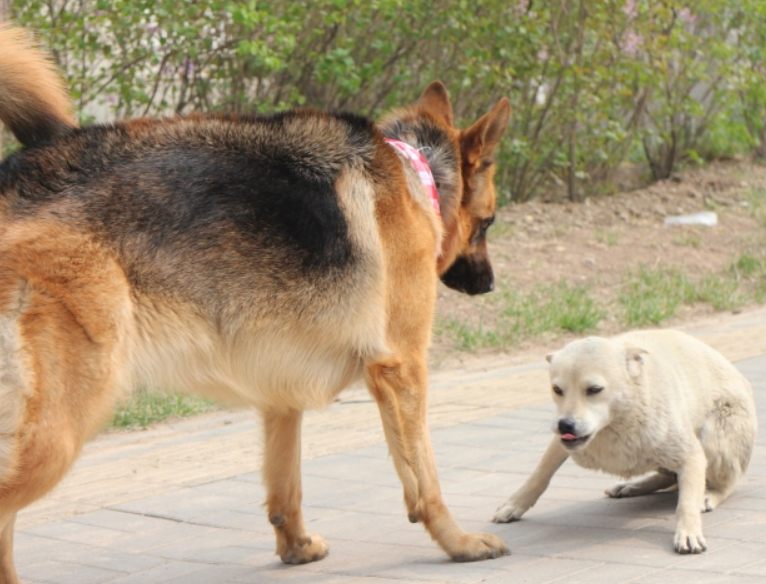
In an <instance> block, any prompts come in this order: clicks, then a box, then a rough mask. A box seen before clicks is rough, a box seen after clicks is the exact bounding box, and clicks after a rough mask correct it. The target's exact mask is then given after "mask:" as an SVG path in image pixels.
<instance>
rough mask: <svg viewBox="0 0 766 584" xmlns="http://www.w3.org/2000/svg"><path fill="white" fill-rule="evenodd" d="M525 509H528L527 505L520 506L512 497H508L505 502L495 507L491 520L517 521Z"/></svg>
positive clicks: (501, 521)
mask: <svg viewBox="0 0 766 584" xmlns="http://www.w3.org/2000/svg"><path fill="white" fill-rule="evenodd" d="M527 509H529V507H522V506H521V505H517V504H516V503H515V502H514V501H513V499H508V501H507V502H506V503H504V504H503V505H501V506H500V507H498V508H497V511H495V516H494V517H493V518H492V522H493V523H510V522H511V521H518V520H519V519H521V516H522V515H524V513H525V512H526V511H527Z"/></svg>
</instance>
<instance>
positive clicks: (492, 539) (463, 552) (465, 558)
mask: <svg viewBox="0 0 766 584" xmlns="http://www.w3.org/2000/svg"><path fill="white" fill-rule="evenodd" d="M447 553H448V554H449V556H450V557H451V558H452V559H453V560H455V561H456V562H476V561H479V560H494V559H495V558H499V557H501V556H506V555H509V554H510V553H511V552H510V550H509V549H508V547H506V545H505V542H503V540H502V539H500V538H499V537H497V536H496V535H494V534H492V533H481V532H480V533H466V534H464V535H463V536H462V537H461V538H460V543H459V545H458V546H456V549H450V550H447Z"/></svg>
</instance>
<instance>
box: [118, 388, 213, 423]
mask: <svg viewBox="0 0 766 584" xmlns="http://www.w3.org/2000/svg"><path fill="white" fill-rule="evenodd" d="M215 407H216V406H215V405H214V404H212V403H211V402H209V401H207V400H204V399H201V398H198V397H193V396H188V395H177V394H169V393H158V392H152V391H150V390H146V389H141V390H138V391H136V392H135V393H134V394H133V395H132V396H131V398H130V400H129V401H127V402H125V403H123V404H121V405H119V406H118V407H117V410H116V412H115V414H114V418H113V420H112V427H114V428H136V427H146V426H148V425H150V424H154V423H156V422H161V421H162V420H167V419H169V418H181V417H185V416H194V415H196V414H202V413H204V412H209V411H211V410H213V409H215Z"/></svg>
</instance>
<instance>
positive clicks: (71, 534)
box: [16, 309, 766, 584]
mask: <svg viewBox="0 0 766 584" xmlns="http://www.w3.org/2000/svg"><path fill="white" fill-rule="evenodd" d="M688 330H689V332H691V333H693V334H695V335H696V336H698V337H699V338H701V339H702V340H704V341H706V342H708V343H709V344H711V345H712V346H714V347H716V348H717V349H718V350H720V351H721V352H723V353H724V354H725V355H726V356H727V357H728V358H730V359H732V360H733V361H735V362H736V364H737V366H738V367H739V368H740V370H741V371H742V372H743V373H744V374H745V375H746V376H747V377H748V378H749V379H750V380H751V382H752V383H753V387H754V390H755V394H756V401H757V403H758V408H759V416H760V419H761V420H766V310H764V309H761V310H758V311H754V312H749V313H746V314H741V315H737V316H727V317H722V318H718V319H716V320H711V321H708V322H706V323H702V324H697V325H695V326H693V327H692V328H689V329H688ZM553 348H555V347H553ZM514 359H515V361H517V362H513V361H514ZM547 385H548V382H547V379H546V373H545V367H544V363H543V360H542V356H537V357H535V358H534V360H532V359H531V358H530V360H529V361H528V362H527V363H521V364H520V363H518V357H516V358H506V359H502V360H497V361H495V362H493V363H482V364H479V365H474V366H470V367H464V368H462V369H459V370H452V371H449V372H441V373H437V374H435V375H433V377H432V386H431V394H430V403H431V407H430V410H429V411H430V416H431V428H432V438H433V441H434V448H435V451H436V456H437V460H438V463H439V470H440V477H441V484H442V490H443V491H444V494H445V498H446V501H447V503H448V504H449V506H450V508H451V510H452V512H453V514H454V515H455V516H456V517H457V518H458V520H459V521H460V523H461V524H462V525H463V527H464V528H466V529H468V530H471V531H475V530H482V531H492V532H494V533H497V534H498V535H500V536H501V537H502V538H503V539H504V540H505V541H506V542H507V543H508V545H509V546H510V548H511V550H512V552H513V553H512V555H511V556H507V557H504V558H501V559H497V560H493V561H486V562H479V563H473V564H455V563H452V562H450V561H449V560H448V559H447V558H446V556H445V555H444V554H443V553H442V552H441V551H440V550H439V549H438V548H437V547H436V545H435V544H434V543H433V542H432V541H431V540H430V538H429V537H428V536H427V534H426V533H425V531H424V530H423V528H422V527H421V526H419V525H411V524H409V522H408V521H407V518H406V514H405V511H404V505H403V503H402V494H401V488H400V485H399V483H398V480H397V479H396V475H395V473H394V470H393V465H392V463H391V461H390V459H388V456H387V452H386V448H385V446H384V445H383V436H382V431H381V429H380V421H379V418H378V414H377V411H376V408H375V406H374V404H373V403H372V401H371V400H370V398H369V397H368V396H367V394H366V393H365V392H364V391H363V390H352V391H350V392H348V393H347V394H345V396H344V399H343V401H341V402H338V403H336V404H334V405H333V406H332V407H331V408H328V410H325V411H321V412H311V413H310V414H308V415H307V418H306V421H305V424H304V428H305V430H304V458H305V459H306V460H305V461H304V464H303V476H304V493H305V498H304V504H305V507H304V512H305V516H306V520H307V522H308V525H309V529H310V530H311V531H312V532H317V533H321V534H322V535H323V536H324V537H325V539H326V540H327V541H328V543H329V544H330V548H331V553H330V556H329V557H328V558H327V559H325V560H324V561H321V562H317V563H314V564H309V565H306V566H297V567H296V566H289V567H288V566H284V565H282V564H281V563H280V562H279V560H278V558H277V557H276V556H275V555H274V537H273V534H272V531H271V527H270V526H269V524H268V522H267V520H266V517H265V513H264V511H263V508H262V507H261V502H262V501H263V499H264V491H263V487H262V486H261V484H260V476H259V473H258V469H259V466H260V438H259V432H258V427H257V424H256V422H255V421H254V416H252V415H251V414H249V413H230V412H227V413H216V414H212V415H208V416H203V417H201V418H198V419H193V420H188V421H183V422H179V423H176V424H171V425H167V426H162V427H160V428H157V429H153V430H148V431H144V432H134V433H130V434H107V435H104V436H102V437H100V438H99V439H97V440H96V441H94V442H93V443H91V444H89V445H88V447H87V448H86V451H85V454H84V456H83V458H82V459H81V460H80V461H79V462H78V464H77V466H76V468H75V469H74V470H73V472H72V473H71V474H70V475H69V477H68V478H67V479H66V480H65V481H64V482H63V483H62V484H61V485H60V486H59V487H58V488H57V489H56V490H55V491H54V493H52V494H51V495H50V496H49V497H47V498H46V499H45V500H43V501H40V502H38V503H37V504H35V505H33V506H32V507H30V508H29V509H27V510H25V511H24V512H22V514H21V515H20V516H19V521H18V526H19V531H18V532H17V540H16V560H17V565H18V568H19V572H20V576H21V577H22V579H23V580H24V581H25V582H28V583H33V582H45V583H51V584H100V583H106V582H108V583H110V584H133V583H139V582H140V583H141V584H151V583H164V584H171V583H177V584H203V583H204V584H208V583H209V584H219V583H220V584H223V583H239V584H247V583H259V584H261V583H269V582H282V581H284V582H297V583H302V582H306V583H309V582H310V583H312V584H313V583H317V582H318V583H333V584H347V583H351V582H354V583H357V582H363V583H367V582H369V583H381V584H384V583H385V582H387V581H390V582H394V581H395V582H397V584H406V583H408V582H450V583H452V582H455V583H473V582H490V583H502V582H513V583H527V584H543V583H547V582H558V581H561V582H562V583H566V584H577V583H580V582H583V583H585V582H587V583H588V584H599V583H605V584H606V583H608V584H619V583H625V582H631V583H637V584H638V583H640V584H652V583H658V584H659V583H662V584H666V583H668V582H672V581H673V580H674V579H677V578H680V579H683V581H692V582H695V584H718V583H733V584H735V583H736V584H750V583H752V584H756V583H758V584H761V583H763V582H764V581H766V436H764V435H763V433H762V434H761V436H760V437H759V439H758V443H757V446H756V449H755V453H754V456H753V460H752V462H751V465H750V468H749V470H748V473H747V475H746V476H745V478H744V480H743V481H742V483H741V484H740V486H739V487H738V488H737V490H736V491H735V493H734V495H732V497H731V498H730V499H729V500H728V501H727V502H725V503H724V504H723V505H722V506H721V507H720V508H718V509H716V510H715V511H714V512H713V513H709V514H706V515H705V516H704V525H705V536H706V539H707V542H708V545H709V546H710V550H709V551H708V552H706V553H705V554H702V555H700V556H680V555H677V554H675V553H674V552H673V551H672V534H673V531H674V527H675V519H674V507H675V502H676V496H675V495H673V494H661V495H652V496H648V497H640V498H636V499H621V500H610V499H607V498H605V497H604V496H603V494H602V493H603V490H604V488H606V487H607V486H609V485H610V484H611V483H612V482H613V481H614V479H613V478H611V477H608V476H605V475H601V474H598V473H594V472H592V471H586V470H583V469H580V468H578V467H577V466H575V465H574V464H572V463H571V461H570V462H567V463H565V465H564V467H562V469H561V470H560V471H559V473H558V474H557V475H556V477H555V478H554V479H553V482H552V484H551V487H550V488H549V489H548V491H547V492H546V493H545V494H544V495H543V497H542V498H541V499H540V501H539V502H538V504H537V505H536V506H535V508H534V509H532V510H530V511H529V512H528V514H527V515H526V516H525V518H524V520H522V521H521V522H519V523H513V524H506V525H494V524H492V523H490V522H489V519H490V517H491V516H492V514H493V512H494V509H495V508H496V507H497V506H498V505H499V504H500V503H502V502H503V501H504V500H505V498H507V496H508V495H509V494H510V493H511V492H512V491H513V490H515V489H516V488H517V487H518V486H519V485H520V484H521V483H522V482H523V481H524V479H525V478H526V477H527V476H528V475H529V473H531V471H532V470H533V468H534V467H535V465H536V463H537V462H538V460H539V458H540V456H541V454H542V452H543V450H544V449H545V447H546V445H547V443H548V441H549V438H550V433H549V422H550V419H551V417H552V414H553V406H552V404H551V403H550V400H549V396H548V389H547Z"/></svg>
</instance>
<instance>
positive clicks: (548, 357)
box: [545, 353, 556, 363]
mask: <svg viewBox="0 0 766 584" xmlns="http://www.w3.org/2000/svg"><path fill="white" fill-rule="evenodd" d="M555 356H556V353H548V354H547V355H546V356H545V360H546V361H548V363H550V362H551V361H553V358H554V357H555Z"/></svg>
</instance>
